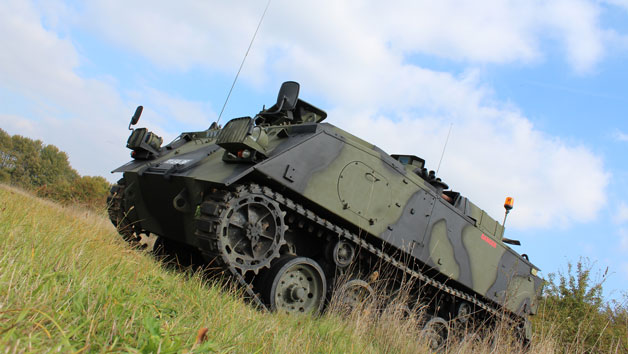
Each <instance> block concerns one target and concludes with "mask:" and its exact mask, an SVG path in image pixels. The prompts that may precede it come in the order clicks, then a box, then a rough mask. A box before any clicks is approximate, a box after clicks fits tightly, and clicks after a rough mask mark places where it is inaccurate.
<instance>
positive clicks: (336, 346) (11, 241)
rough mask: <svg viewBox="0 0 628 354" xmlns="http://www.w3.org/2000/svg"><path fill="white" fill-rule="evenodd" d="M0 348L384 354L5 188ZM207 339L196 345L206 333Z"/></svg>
mask: <svg viewBox="0 0 628 354" xmlns="http://www.w3.org/2000/svg"><path fill="white" fill-rule="evenodd" d="M0 205H2V207H0V347H2V348H8V351H9V352H12V351H13V350H14V349H16V350H17V351H18V352H21V351H24V352H41V351H47V350H50V351H61V352H85V351H89V352H107V351H112V352H119V351H129V352H135V351H137V352H161V353H167V352H182V351H189V352H206V351H217V352H244V353H252V352H262V353H267V352H325V353H327V352H338V353H341V352H342V353H344V352H356V353H357V352H382V351H388V350H389V349H392V348H386V345H387V343H386V342H379V341H378V340H377V339H375V340H371V339H370V338H359V337H357V338H356V331H357V329H356V328H355V327H353V328H352V326H351V323H349V322H346V321H340V320H338V319H337V318H334V317H333V316H326V317H323V318H318V319H315V318H312V317H309V316H286V315H280V314H268V313H264V312H261V311H258V310H255V309H254V308H253V307H251V306H250V305H248V304H246V303H245V302H244V301H243V300H242V299H241V298H240V297H239V296H237V292H236V291H233V290H231V289H224V286H221V285H219V284H218V283H215V282H211V281H207V280H205V279H203V277H201V276H200V275H199V274H191V273H183V272H179V271H174V270H169V269H167V268H165V267H163V266H162V265H161V264H160V263H159V262H158V261H156V260H155V259H154V258H153V257H151V256H150V255H149V254H146V253H144V252H140V251H137V250H133V249H130V248H129V247H128V246H127V245H126V244H125V243H124V242H123V241H122V240H121V238H120V237H119V236H118V235H117V233H116V231H115V229H114V228H113V226H111V224H110V222H109V220H107V219H106V217H105V216H104V215H100V214H96V213H93V212H90V211H85V210H79V209H74V208H68V207H61V206H59V205H57V204H54V203H52V202H48V201H45V200H41V199H38V198H34V197H32V196H30V195H28V194H26V193H24V192H22V191H19V190H16V189H13V188H9V187H6V186H1V187H0ZM203 327H207V328H208V329H209V331H208V333H207V335H208V340H207V341H206V342H205V343H203V344H202V345H200V346H196V347H195V341H196V336H197V331H198V330H199V329H200V328H203Z"/></svg>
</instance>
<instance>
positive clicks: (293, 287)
mask: <svg viewBox="0 0 628 354" xmlns="http://www.w3.org/2000/svg"><path fill="white" fill-rule="evenodd" d="M260 287H261V290H262V291H261V293H262V297H263V298H264V300H265V301H266V303H267V304H269V305H270V308H271V310H274V311H280V312H286V313H317V312H320V311H321V310H322V309H323V305H324V302H325V293H326V287H327V284H326V281H325V274H324V273H323V269H322V268H321V267H320V265H318V263H316V261H314V260H313V259H310V258H306V257H296V256H291V255H288V256H283V257H282V258H280V259H279V260H278V261H277V262H276V263H275V264H273V266H272V267H271V268H270V269H269V270H268V271H267V273H266V274H264V275H263V277H262V280H261V284H260Z"/></svg>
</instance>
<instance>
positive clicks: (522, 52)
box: [0, 0, 628, 299]
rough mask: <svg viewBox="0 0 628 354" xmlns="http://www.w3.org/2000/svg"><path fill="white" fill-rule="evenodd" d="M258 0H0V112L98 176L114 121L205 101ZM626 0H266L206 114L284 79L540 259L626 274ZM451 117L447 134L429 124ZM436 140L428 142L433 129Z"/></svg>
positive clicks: (117, 151) (118, 149)
mask: <svg viewBox="0 0 628 354" xmlns="http://www.w3.org/2000/svg"><path fill="white" fill-rule="evenodd" d="M266 5H267V2H266V1H265V0H264V1H238V0H235V1H191V0H182V1H176V2H173V1H161V0H152V1H121V0H92V1H60V0H48V1H31V0H0V48H2V49H1V50H0V128H2V129H4V130H5V131H7V132H8V133H10V134H20V135H23V136H27V137H30V138H36V139H41V140H42V141H43V142H44V143H46V144H54V145H56V146H58V147H59V148H60V149H61V150H63V151H66V152H67V153H68V155H69V159H70V163H71V164H72V166H73V167H74V168H76V169H77V170H78V171H79V173H81V174H83V175H100V176H104V177H105V178H107V179H108V180H109V181H112V182H114V181H116V180H117V179H118V178H119V177H120V176H119V175H114V174H111V173H110V171H111V170H113V169H115V168H116V167H118V166H119V165H122V164H123V163H125V162H127V161H128V160H129V151H128V150H127V149H126V148H125V143H126V139H127V137H128V134H129V131H128V130H127V126H128V122H129V119H130V117H131V115H132V114H133V112H134V110H135V107H136V106H138V105H143V106H144V113H143V115H142V118H141V121H140V124H139V126H146V127H148V128H150V130H152V131H154V132H156V133H157V134H159V135H160V136H162V137H164V141H170V140H172V139H174V138H175V137H176V136H177V135H179V133H181V132H183V131H199V130H204V129H207V127H209V125H210V124H211V123H212V122H214V121H216V120H217V119H218V116H219V113H220V110H221V108H222V106H223V104H224V102H225V98H226V96H227V93H228V91H229V88H230V87H231V84H232V82H233V79H234V77H235V74H236V72H237V71H238V68H239V66H240V63H241V61H242V59H243V57H244V55H245V53H246V50H247V48H248V46H249V43H250V41H251V38H252V36H253V33H254V32H255V29H256V27H257V25H258V23H259V20H260V18H261V15H262V13H263V11H264V9H265V7H266ZM627 59H628V0H597V1H588V0H553V1H541V0H529V1H497V0H485V1H481V2H478V1H447V0H444V1H416V0H414V1H412V0H408V1H405V0H400V1H395V2H381V1H332V0H318V1H306V0H304V1H288V0H272V1H271V3H270V5H269V7H268V11H267V13H266V16H265V17H264V19H263V22H262V24H261V26H260V28H259V32H258V33H257V36H256V38H255V41H254V42H253V44H252V46H251V50H250V52H249V54H248V56H247V57H246V61H245V63H244V66H243V68H242V71H241V73H240V76H239V79H238V81H237V82H236V85H235V88H234V90H233V93H232V95H231V98H230V99H229V101H228V104H227V106H226V108H225V111H224V113H223V116H222V118H221V123H224V122H226V121H228V120H229V119H231V118H235V117H242V116H253V115H255V114H256V113H257V112H258V111H260V110H261V109H262V106H263V105H266V106H269V105H272V104H273V103H274V101H275V100H276V95H277V91H278V89H279V86H280V85H281V83H282V82H284V81H289V80H293V81H297V82H299V83H300V84H301V92H300V97H301V98H302V99H304V100H306V101H308V102H310V103H312V104H314V105H315V106H317V107H320V108H322V109H324V110H325V111H327V113H328V118H327V122H329V123H331V124H334V125H336V126H338V127H340V128H342V129H344V130H346V131H349V132H351V133H353V134H355V135H357V136H359V137H361V138H363V139H365V140H367V141H370V142H372V143H374V144H376V145H378V146H379V147H380V148H382V149H384V150H385V151H387V152H388V153H391V154H392V153H401V154H414V155H417V156H420V157H423V158H424V159H425V160H426V165H427V167H428V168H430V169H434V170H436V169H438V165H439V161H440V159H441V154H442V153H443V148H444V147H445V145H446V148H445V152H444V155H443V160H442V163H441V165H440V169H439V171H438V175H439V176H440V177H441V178H442V179H443V180H444V181H445V182H447V183H448V184H449V186H450V187H451V188H452V189H454V190H456V191H459V192H461V193H462V194H463V195H465V196H467V197H469V198H470V199H471V200H472V201H473V202H474V203H475V204H477V205H479V206H480V207H481V208H483V209H485V210H486V211H487V212H489V213H490V214H491V215H492V216H493V217H494V218H496V219H497V220H500V221H501V220H502V218H503V215H504V209H503V202H504V199H505V197H507V196H511V197H513V198H514V200H515V207H514V210H513V211H512V212H511V213H510V214H509V215H508V220H507V225H506V229H507V230H506V235H505V236H506V237H509V238H514V239H519V240H521V243H522V245H521V246H513V247H514V248H515V249H516V250H517V251H518V252H520V253H526V254H528V255H529V257H530V260H531V261H532V262H533V263H535V264H536V265H537V266H539V267H540V268H541V269H542V272H541V274H542V275H544V276H547V275H548V274H549V273H556V272H565V271H566V269H567V263H568V262H571V263H576V262H578V260H579V259H580V258H581V257H586V258H587V259H589V260H590V263H591V265H592V267H593V270H594V275H595V274H598V275H599V276H601V275H602V274H601V273H603V272H605V271H606V270H607V269H608V275H607V280H606V282H605V297H606V298H607V299H622V298H623V294H625V293H626V292H628V286H627V285H626V284H628V256H627V255H628V164H626V162H627V161H628V160H627V158H626V153H627V152H628V119H627V118H628V99H627V94H628V65H626V64H627ZM450 128H451V134H450V136H449V139H448V140H447V136H448V132H449V131H450ZM445 143H446V144H445Z"/></svg>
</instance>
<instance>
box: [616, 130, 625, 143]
mask: <svg viewBox="0 0 628 354" xmlns="http://www.w3.org/2000/svg"><path fill="white" fill-rule="evenodd" d="M613 136H614V138H615V140H617V141H623V142H628V134H626V133H624V132H622V131H620V130H616V131H615V133H614V134H613Z"/></svg>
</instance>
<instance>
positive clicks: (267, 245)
mask: <svg viewBox="0 0 628 354" xmlns="http://www.w3.org/2000/svg"><path fill="white" fill-rule="evenodd" d="M285 214H286V213H285V212H284V211H282V210H281V209H280V207H279V204H278V203H277V202H276V201H274V200H272V199H271V198H269V197H268V196H266V195H264V194H263V193H262V187H259V186H257V185H248V186H241V187H239V188H237V189H236V190H235V191H216V192H215V193H212V194H211V195H210V197H209V198H208V199H207V200H206V201H205V202H203V203H202V204H201V205H200V208H199V215H198V216H197V235H198V236H199V237H200V238H201V239H205V240H207V241H209V242H208V244H209V251H210V252H209V253H210V257H213V258H214V259H215V260H216V261H217V262H218V263H219V265H220V266H222V267H224V268H229V267H233V268H235V269H237V270H239V271H240V272H241V274H245V273H246V272H249V271H252V272H253V273H255V274H257V273H258V272H259V271H260V270H261V269H263V268H269V267H270V263H271V261H272V260H274V259H276V258H279V255H280V253H279V251H280V248H281V246H282V245H284V244H285V243H286V241H285V239H284V232H285V231H286V229H287V228H288V227H287V226H286V224H285V222H284V216H285Z"/></svg>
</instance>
